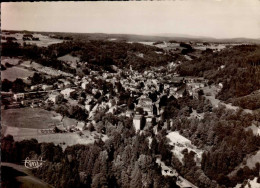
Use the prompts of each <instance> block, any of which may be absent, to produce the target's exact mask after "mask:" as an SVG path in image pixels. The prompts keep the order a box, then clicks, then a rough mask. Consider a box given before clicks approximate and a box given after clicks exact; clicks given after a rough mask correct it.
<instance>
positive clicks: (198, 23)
mask: <svg viewBox="0 0 260 188" xmlns="http://www.w3.org/2000/svg"><path fill="white" fill-rule="evenodd" d="M1 28H2V29H5V30H29V31H50V32H52V31H56V32H77V33H122V34H142V35H159V34H183V35H192V36H205V37H215V38H237V37H245V38H260V0H222V1H221V0H181V1H180V0H175V1H153V2H151V1H150V2H148V1H142V2H137V1H135V2H133V1H131V2H114V1H113V2H112V1H110V2H109V1H106V2H13V3H11V2H8V3H1Z"/></svg>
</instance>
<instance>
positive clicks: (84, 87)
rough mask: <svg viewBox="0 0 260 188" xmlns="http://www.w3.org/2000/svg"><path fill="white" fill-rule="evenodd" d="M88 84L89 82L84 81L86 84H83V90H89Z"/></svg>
mask: <svg viewBox="0 0 260 188" xmlns="http://www.w3.org/2000/svg"><path fill="white" fill-rule="evenodd" d="M88 84H89V82H87V81H84V82H83V83H82V84H81V87H82V89H87V85H88Z"/></svg>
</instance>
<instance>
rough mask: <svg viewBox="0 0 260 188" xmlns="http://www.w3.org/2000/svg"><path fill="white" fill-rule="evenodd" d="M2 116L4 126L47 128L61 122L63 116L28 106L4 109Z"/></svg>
mask: <svg viewBox="0 0 260 188" xmlns="http://www.w3.org/2000/svg"><path fill="white" fill-rule="evenodd" d="M1 118H2V122H1V123H2V125H3V126H12V127H20V128H35V129H46V128H50V127H54V125H55V124H58V123H60V119H61V116H60V115H59V114H58V113H56V112H51V111H47V110H44V109H40V108H29V107H27V108H17V109H7V110H2V113H1Z"/></svg>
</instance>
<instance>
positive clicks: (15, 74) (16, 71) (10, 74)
mask: <svg viewBox="0 0 260 188" xmlns="http://www.w3.org/2000/svg"><path fill="white" fill-rule="evenodd" d="M33 74H34V71H30V70H27V69H24V68H22V67H17V66H16V67H11V68H8V69H6V70H4V71H1V80H4V79H7V80H10V81H14V80H16V78H26V77H29V76H32V75H33Z"/></svg>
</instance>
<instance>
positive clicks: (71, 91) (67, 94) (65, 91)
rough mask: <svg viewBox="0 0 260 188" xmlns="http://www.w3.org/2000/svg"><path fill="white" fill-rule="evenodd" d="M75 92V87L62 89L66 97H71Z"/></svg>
mask: <svg viewBox="0 0 260 188" xmlns="http://www.w3.org/2000/svg"><path fill="white" fill-rule="evenodd" d="M73 92H75V89H71V88H66V89H64V90H62V91H61V92H60V93H61V94H62V95H63V96H64V98H69V97H70V96H71V94H72V93H73Z"/></svg>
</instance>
